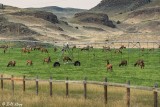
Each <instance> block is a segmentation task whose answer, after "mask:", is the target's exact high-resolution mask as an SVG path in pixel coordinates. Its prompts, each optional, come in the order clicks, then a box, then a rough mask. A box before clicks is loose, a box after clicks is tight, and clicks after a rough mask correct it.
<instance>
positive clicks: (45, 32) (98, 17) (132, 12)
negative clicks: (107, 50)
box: [0, 0, 160, 42]
mask: <svg viewBox="0 0 160 107" xmlns="http://www.w3.org/2000/svg"><path fill="white" fill-rule="evenodd" d="M159 29H160V1H159V0H102V1H101V2H100V3H99V4H98V5H97V6H95V7H94V8H92V9H90V10H80V9H72V8H67V9H66V8H60V7H55V6H51V7H43V8H29V9H20V8H17V7H11V6H5V9H0V37H1V38H7V39H8V38H11V39H29V40H45V41H64V40H67V41H73V42H80V41H90V42H97V41H105V40H131V41H132V40H143V41H144V40H145V41H147V40H149V41H159V40H160V32H159Z"/></svg>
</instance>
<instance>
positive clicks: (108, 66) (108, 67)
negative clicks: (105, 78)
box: [106, 60, 113, 71]
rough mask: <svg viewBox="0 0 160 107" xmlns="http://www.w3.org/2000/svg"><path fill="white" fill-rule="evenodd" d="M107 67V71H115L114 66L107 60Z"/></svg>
mask: <svg viewBox="0 0 160 107" xmlns="http://www.w3.org/2000/svg"><path fill="white" fill-rule="evenodd" d="M106 67H107V71H108V70H110V71H113V66H112V64H110V63H109V60H107V65H106Z"/></svg>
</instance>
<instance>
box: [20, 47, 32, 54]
mask: <svg viewBox="0 0 160 107" xmlns="http://www.w3.org/2000/svg"><path fill="white" fill-rule="evenodd" d="M21 52H24V53H30V50H29V49H27V48H22V50H21Z"/></svg>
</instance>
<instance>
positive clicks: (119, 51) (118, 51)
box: [114, 49, 122, 54]
mask: <svg viewBox="0 0 160 107" xmlns="http://www.w3.org/2000/svg"><path fill="white" fill-rule="evenodd" d="M114 53H121V54H122V51H121V49H116V50H115V52H114Z"/></svg>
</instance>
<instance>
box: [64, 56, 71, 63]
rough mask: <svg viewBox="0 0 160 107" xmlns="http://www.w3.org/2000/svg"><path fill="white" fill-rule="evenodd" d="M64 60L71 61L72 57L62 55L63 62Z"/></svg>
mask: <svg viewBox="0 0 160 107" xmlns="http://www.w3.org/2000/svg"><path fill="white" fill-rule="evenodd" d="M65 61H67V62H68V61H71V62H72V59H71V58H70V57H68V56H64V57H63V62H65Z"/></svg>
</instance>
